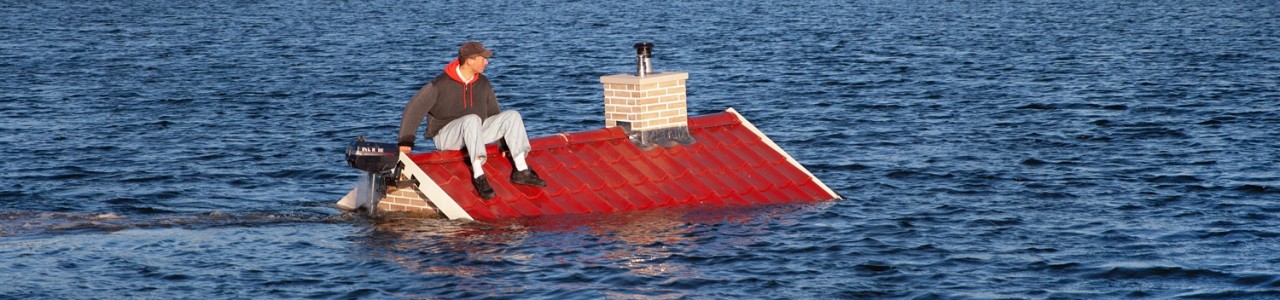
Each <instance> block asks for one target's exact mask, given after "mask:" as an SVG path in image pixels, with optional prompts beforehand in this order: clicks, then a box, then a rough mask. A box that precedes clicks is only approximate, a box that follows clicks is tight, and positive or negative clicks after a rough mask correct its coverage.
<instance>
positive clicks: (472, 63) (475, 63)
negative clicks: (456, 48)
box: [467, 56, 489, 73]
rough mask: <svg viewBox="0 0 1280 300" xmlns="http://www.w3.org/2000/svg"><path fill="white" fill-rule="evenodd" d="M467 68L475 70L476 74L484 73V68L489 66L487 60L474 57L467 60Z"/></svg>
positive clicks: (482, 57) (481, 57)
mask: <svg viewBox="0 0 1280 300" xmlns="http://www.w3.org/2000/svg"><path fill="white" fill-rule="evenodd" d="M467 66H469V67H471V69H472V70H475V71H476V73H484V67H487V66H489V59H488V58H484V56H476V57H472V58H471V59H468V60H467Z"/></svg>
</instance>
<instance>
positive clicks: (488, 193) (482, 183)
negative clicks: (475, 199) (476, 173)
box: [471, 175, 497, 199]
mask: <svg viewBox="0 0 1280 300" xmlns="http://www.w3.org/2000/svg"><path fill="white" fill-rule="evenodd" d="M471 184H472V185H475V186H476V193H478V194H480V198H485V199H489V198H493V196H495V195H497V193H494V192H493V186H490V185H489V179H488V178H485V177H484V175H480V177H477V178H472V179H471Z"/></svg>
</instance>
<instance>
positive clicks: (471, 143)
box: [431, 110, 530, 171]
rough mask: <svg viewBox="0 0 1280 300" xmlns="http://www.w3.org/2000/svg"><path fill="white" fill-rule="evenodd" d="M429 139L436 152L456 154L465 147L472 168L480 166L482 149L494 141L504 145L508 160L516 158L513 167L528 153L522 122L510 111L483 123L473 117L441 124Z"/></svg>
mask: <svg viewBox="0 0 1280 300" xmlns="http://www.w3.org/2000/svg"><path fill="white" fill-rule="evenodd" d="M431 139H432V140H433V141H435V143H436V149H440V150H460V149H462V148H463V147H466V148H467V152H468V153H470V154H471V161H472V165H473V166H479V164H480V163H483V162H484V160H485V152H484V145H485V144H488V143H492V142H496V141H498V139H505V140H506V141H507V149H508V150H510V151H511V156H512V157H515V158H517V159H518V160H519V161H518V162H517V163H518V164H521V165H523V164H524V161H523V160H524V157H525V156H526V155H528V154H529V149H530V148H529V136H528V133H526V132H525V131H524V119H523V118H521V117H520V112H517V111H514V110H507V111H503V112H501V113H498V114H496V115H493V116H490V117H489V118H488V119H484V120H481V119H480V116H477V115H466V116H463V117H461V118H458V119H456V120H453V121H451V122H449V124H445V125H444V128H441V129H440V132H438V133H436V136H435V137H433V138H431ZM473 171H479V170H473Z"/></svg>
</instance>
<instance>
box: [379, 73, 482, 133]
mask: <svg viewBox="0 0 1280 300" xmlns="http://www.w3.org/2000/svg"><path fill="white" fill-rule="evenodd" d="M498 109H499V107H498V97H497V96H495V95H494V94H493V86H492V85H490V84H489V78H488V77H485V76H484V74H476V75H475V77H474V78H471V82H467V83H464V82H462V78H461V77H460V76H458V61H457V60H454V61H453V62H452V63H449V65H448V66H445V67H444V73H442V74H440V76H436V79H434V80H431V82H428V83H427V84H426V85H424V86H422V89H419V90H418V94H416V95H413V99H410V100H409V104H408V105H406V106H405V107H404V114H403V115H402V116H401V117H400V136H399V144H400V146H413V140H414V138H415V137H414V136H415V135H417V132H418V126H419V125H420V124H422V118H423V116H424V115H425V116H426V117H427V132H426V134H423V136H425V137H427V138H431V137H434V136H436V134H437V133H439V132H440V128H444V125H445V124H449V122H450V121H453V120H455V119H457V118H461V117H462V116H466V115H472V114H474V115H477V116H479V117H480V119H486V118H489V116H492V115H496V114H498V112H499V111H498Z"/></svg>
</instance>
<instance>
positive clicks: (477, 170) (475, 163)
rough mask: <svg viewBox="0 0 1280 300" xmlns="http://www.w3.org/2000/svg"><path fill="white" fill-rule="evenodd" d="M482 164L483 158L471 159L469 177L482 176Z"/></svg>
mask: <svg viewBox="0 0 1280 300" xmlns="http://www.w3.org/2000/svg"><path fill="white" fill-rule="evenodd" d="M483 165H484V160H483V159H476V160H472V161H471V178H480V176H484V168H481V166H483Z"/></svg>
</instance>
